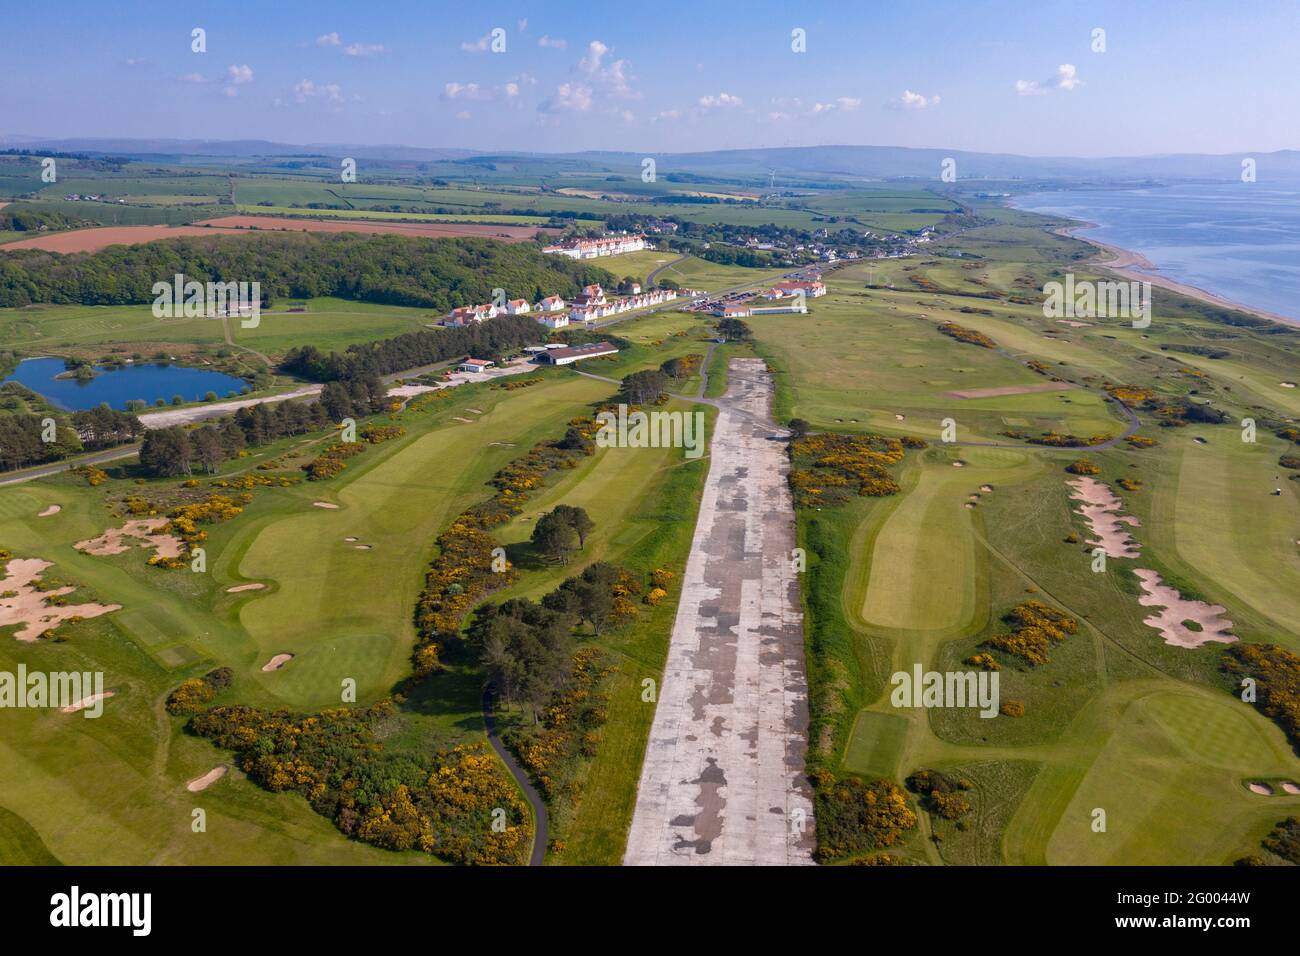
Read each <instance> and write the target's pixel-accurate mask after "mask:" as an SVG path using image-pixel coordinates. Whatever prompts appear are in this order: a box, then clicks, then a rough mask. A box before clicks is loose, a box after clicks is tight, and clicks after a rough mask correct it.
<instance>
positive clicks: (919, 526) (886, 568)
mask: <svg viewBox="0 0 1300 956" xmlns="http://www.w3.org/2000/svg"><path fill="white" fill-rule="evenodd" d="M958 455H960V456H961V458H962V460H964V461H965V462H966V464H965V466H964V467H960V468H958V467H954V464H953V462H954V459H956V458H957V457H958ZM1036 468H1037V466H1036V465H1035V464H1033V463H1032V462H1031V460H1030V457H1029V455H1028V454H1026V453H1023V452H1019V451H1015V450H1012V449H996V448H963V449H960V450H954V451H951V452H949V451H945V452H943V453H939V452H938V451H937V450H936V452H930V453H927V454H926V456H925V458H924V460H923V463H922V465H921V467H920V474H919V477H918V478H917V480H916V484H915V486H914V487H912V488H911V489H910V490H908V491H906V492H905V493H904V494H903V496H902V500H901V501H900V502H899V504H898V505H897V506H896V507H895V508H894V509H893V510H892V512H891V513H890V514H889V516H888V518H887V519H886V520H885V522H884V524H883V526H882V527H881V528H880V530H879V531H878V532H876V534H875V538H874V541H873V542H871V544H870V545H869V547H870V555H871V557H870V572H869V576H868V579H867V585H866V593H865V595H864V596H863V598H862V600H861V603H860V604H859V605H858V606H859V607H860V608H861V617H862V620H863V621H864V622H865V623H866V624H868V625H870V626H873V627H880V628H889V629H891V630H899V631H930V632H938V633H939V634H940V635H943V634H951V633H955V632H960V631H962V630H965V629H966V628H967V627H968V626H969V625H970V624H971V623H972V622H973V621H974V620H975V618H976V613H977V611H978V610H979V608H978V601H977V587H976V572H977V561H978V560H979V559H978V558H977V554H976V547H975V539H974V537H973V536H972V534H971V522H972V520H973V518H974V516H973V514H972V510H973V509H969V508H966V507H964V506H965V505H966V504H967V503H968V502H967V498H968V496H970V495H972V494H976V493H978V492H979V487H980V486H981V485H983V484H991V485H993V486H994V487H995V488H997V487H998V486H999V485H1001V486H1003V488H1004V491H1003V493H1005V487H1006V486H1007V485H1008V484H1011V483H1014V482H1016V481H1019V480H1023V478H1024V477H1027V476H1028V475H1029V474H1031V473H1032V472H1033V471H1034V470H1036ZM997 493H998V492H997V491H994V492H993V494H997ZM868 520H870V518H869V519H868ZM852 577H853V575H852V574H851V575H850V578H852Z"/></svg>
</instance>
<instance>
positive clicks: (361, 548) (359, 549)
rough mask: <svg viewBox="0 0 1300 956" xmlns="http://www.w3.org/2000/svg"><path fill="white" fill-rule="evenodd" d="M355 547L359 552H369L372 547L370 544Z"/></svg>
mask: <svg viewBox="0 0 1300 956" xmlns="http://www.w3.org/2000/svg"><path fill="white" fill-rule="evenodd" d="M353 547H354V548H356V549H357V550H358V551H369V550H370V547H371V546H370V545H368V544H355V545H353Z"/></svg>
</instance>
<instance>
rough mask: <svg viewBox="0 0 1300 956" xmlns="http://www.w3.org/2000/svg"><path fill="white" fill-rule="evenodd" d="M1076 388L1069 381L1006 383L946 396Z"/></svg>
mask: <svg viewBox="0 0 1300 956" xmlns="http://www.w3.org/2000/svg"><path fill="white" fill-rule="evenodd" d="M1072 388H1074V386H1073V385H1071V384H1070V383H1069V382H1039V383H1037V384H1036V385H1004V386H1002V387H1001V388H967V389H963V390H962V391H959V392H944V393H943V397H944V398H1001V397H1002V396H1003V395H1033V394H1034V393H1036V392H1064V391H1066V390H1068V389H1072Z"/></svg>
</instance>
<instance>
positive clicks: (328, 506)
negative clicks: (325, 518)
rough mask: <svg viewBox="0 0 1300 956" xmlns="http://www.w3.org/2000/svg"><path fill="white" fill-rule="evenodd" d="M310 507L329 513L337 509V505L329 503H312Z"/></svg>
mask: <svg viewBox="0 0 1300 956" xmlns="http://www.w3.org/2000/svg"><path fill="white" fill-rule="evenodd" d="M312 505H313V507H316V508H325V509H327V510H329V511H336V510H337V509H338V505H336V504H332V503H331V502H328V501H313V502H312Z"/></svg>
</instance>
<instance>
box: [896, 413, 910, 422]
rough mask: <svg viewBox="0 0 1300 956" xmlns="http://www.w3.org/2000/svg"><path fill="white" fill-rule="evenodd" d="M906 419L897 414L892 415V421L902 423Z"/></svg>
mask: <svg viewBox="0 0 1300 956" xmlns="http://www.w3.org/2000/svg"><path fill="white" fill-rule="evenodd" d="M906 418H907V416H906V415H899V414H897V413H895V415H894V421H896V422H901V421H904V420H906Z"/></svg>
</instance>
